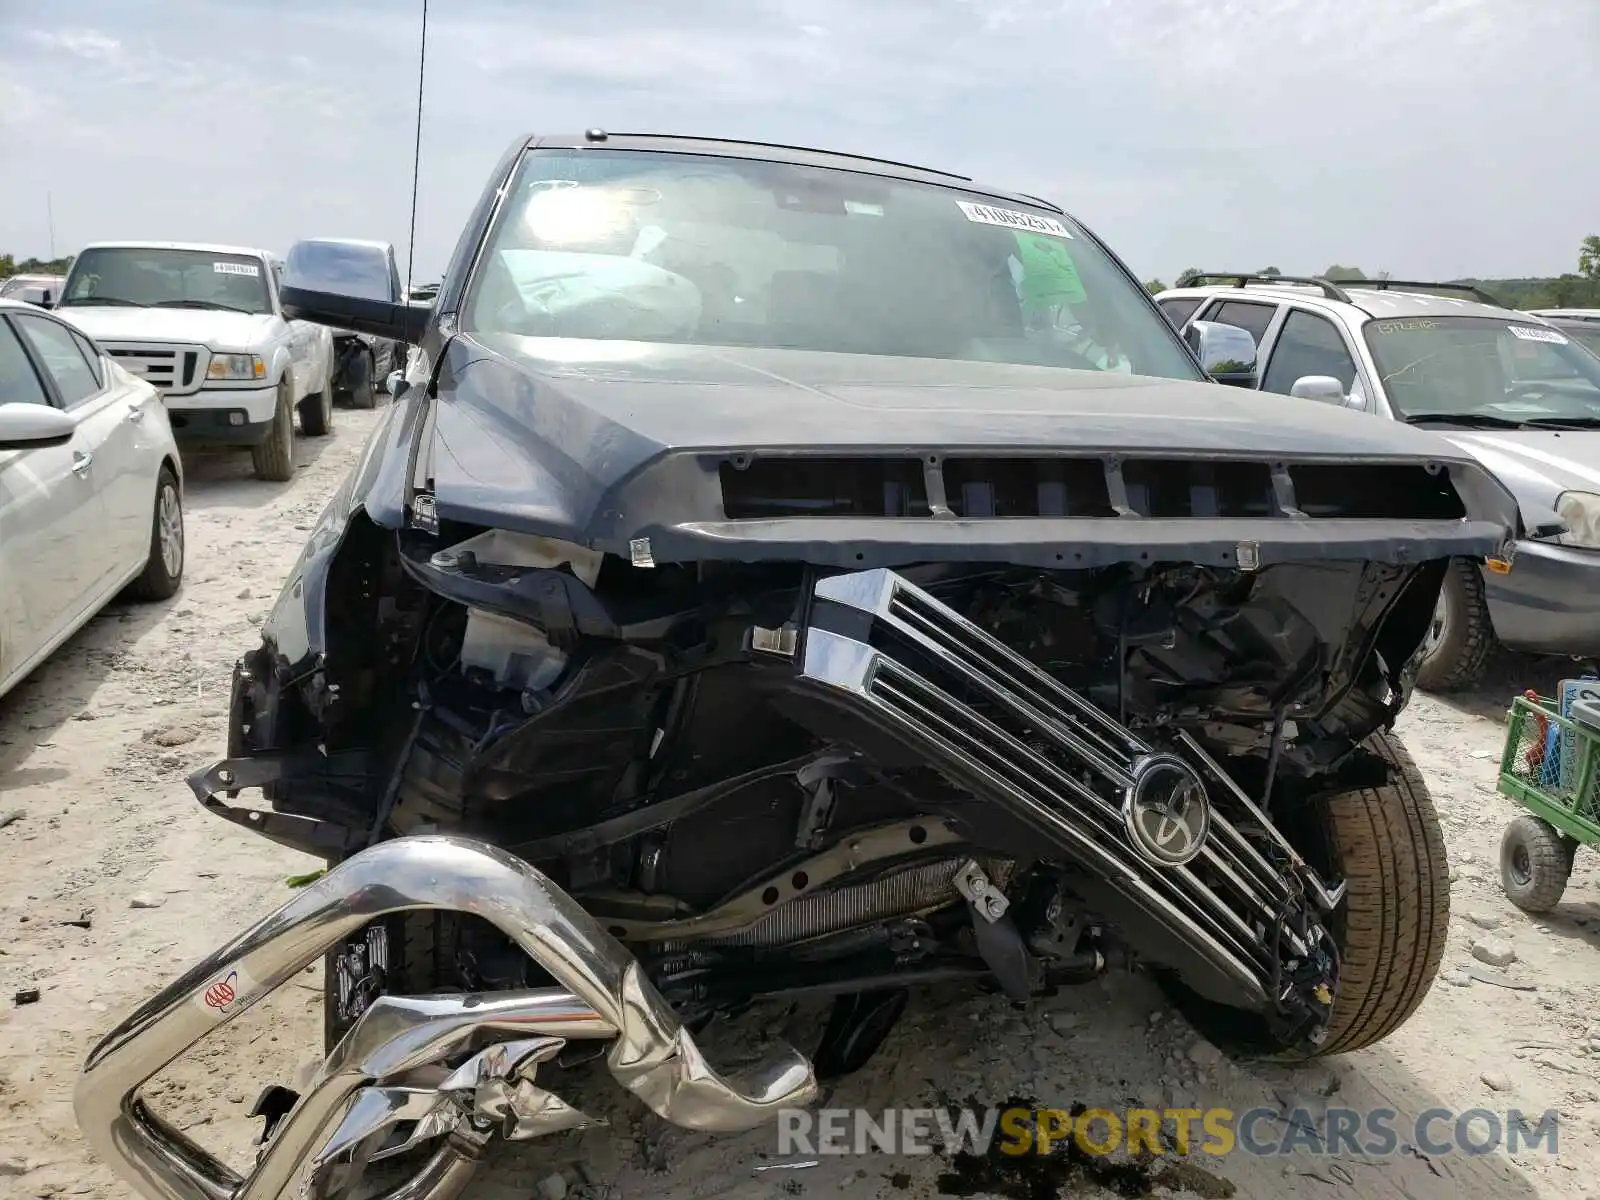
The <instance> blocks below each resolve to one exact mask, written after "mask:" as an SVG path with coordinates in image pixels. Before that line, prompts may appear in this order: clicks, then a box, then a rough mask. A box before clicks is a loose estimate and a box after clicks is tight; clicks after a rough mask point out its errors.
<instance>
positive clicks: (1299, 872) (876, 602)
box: [802, 570, 1338, 990]
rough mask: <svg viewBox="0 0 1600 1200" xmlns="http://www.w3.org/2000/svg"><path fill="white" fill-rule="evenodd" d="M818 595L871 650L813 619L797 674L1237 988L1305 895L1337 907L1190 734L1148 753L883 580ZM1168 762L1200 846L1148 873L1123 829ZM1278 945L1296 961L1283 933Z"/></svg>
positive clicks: (1270, 952) (846, 582)
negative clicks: (1156, 920) (1103, 882)
mask: <svg viewBox="0 0 1600 1200" xmlns="http://www.w3.org/2000/svg"><path fill="white" fill-rule="evenodd" d="M815 596H816V600H817V601H818V602H819V605H827V604H830V603H831V604H835V605H840V606H842V607H844V608H847V609H854V610H856V611H857V612H863V613H867V614H870V615H871V616H872V617H874V618H875V620H874V621H873V622H872V631H871V634H870V635H869V636H870V641H858V640H856V639H855V637H852V636H846V635H843V634H841V633H837V632H834V631H831V630H829V629H827V628H825V627H819V624H818V622H819V621H825V618H824V617H823V616H822V615H821V614H820V612H818V611H814V613H813V621H812V626H811V628H809V629H808V630H807V631H806V639H805V650H804V663H803V667H802V674H803V675H804V676H805V677H808V678H810V679H812V680H814V681H816V682H819V683H822V684H826V685H828V686H830V687H833V688H836V689H842V690H844V691H846V692H850V693H852V694H853V695H854V696H856V697H857V698H858V699H859V700H860V701H861V702H863V703H865V704H867V705H869V706H870V707H871V708H872V709H873V710H875V712H876V714H877V715H878V716H879V718H880V719H881V720H883V721H884V722H885V723H886V724H887V725H888V726H890V727H891V728H893V729H894V730H896V731H897V732H898V733H901V734H903V735H908V736H909V738H910V739H911V740H913V741H914V742H915V743H916V744H917V745H918V746H919V747H920V748H921V749H922V751H923V752H925V753H926V754H927V756H928V758H929V760H930V762H931V764H932V765H934V766H935V767H937V768H940V769H941V770H943V771H944V772H945V773H946V774H948V775H951V776H952V777H953V778H956V779H957V780H959V781H960V782H962V783H963V784H965V785H966V786H969V787H971V788H973V790H974V791H977V792H979V793H980V794H987V795H989V796H991V797H992V798H995V799H999V800H1001V801H1002V802H1004V803H1006V804H1008V805H1009V806H1010V807H1011V808H1012V809H1013V810H1014V811H1016V812H1018V813H1019V814H1020V815H1022V816H1023V817H1024V818H1025V819H1027V820H1028V821H1029V823H1030V824H1031V825H1033V826H1034V827H1036V828H1039V829H1041V830H1043V831H1046V832H1047V833H1048V834H1049V835H1051V836H1052V837H1053V838H1054V840H1055V841H1056V842H1057V843H1058V844H1060V845H1061V846H1062V847H1063V849H1064V851H1065V852H1066V853H1068V854H1069V855H1070V856H1071V857H1073V858H1076V859H1078V860H1079V861H1080V862H1082V863H1083V864H1084V865H1086V866H1088V867H1090V868H1092V869H1094V870H1096V871H1097V872H1099V873H1101V874H1102V875H1104V876H1105V877H1106V878H1108V879H1109V880H1112V881H1114V882H1115V883H1116V884H1117V885H1118V886H1119V887H1120V889H1121V890H1123V891H1124V892H1125V893H1127V894H1129V895H1130V896H1131V897H1132V898H1134V899H1135V901H1136V902H1138V903H1140V904H1141V905H1143V906H1145V907H1147V908H1148V909H1150V910H1152V911H1153V912H1155V913H1157V914H1158V915H1160V916H1161V917H1162V918H1163V919H1164V923H1166V924H1168V925H1169V926H1176V927H1179V928H1188V929H1192V930H1193V931H1195V933H1196V934H1197V935H1198V936H1199V937H1200V938H1201V939H1203V942H1204V948H1205V949H1206V950H1207V952H1208V957H1209V958H1210V959H1211V960H1212V961H1213V962H1215V963H1216V964H1217V965H1218V966H1221V967H1223V968H1224V969H1225V970H1227V971H1228V973H1229V974H1230V975H1232V976H1234V977H1235V978H1236V979H1237V980H1239V981H1240V982H1241V983H1248V984H1250V985H1251V986H1253V987H1254V988H1256V989H1258V990H1259V989H1264V988H1265V987H1266V986H1267V985H1268V982H1269V981H1270V980H1271V979H1273V978H1274V977H1275V975H1276V973H1277V967H1278V964H1277V963H1276V962H1275V959H1276V958H1277V955H1278V951H1277V949H1276V930H1277V928H1278V927H1279V925H1280V923H1281V919H1282V915H1283V913H1284V911H1285V909H1286V908H1287V907H1288V906H1290V905H1291V904H1295V903H1297V902H1298V900H1299V899H1300V897H1301V896H1303V895H1309V896H1310V897H1311V898H1312V899H1313V900H1317V901H1319V902H1320V906H1321V907H1324V908H1327V907H1331V906H1332V904H1333V903H1336V902H1337V899H1338V897H1337V895H1331V894H1329V893H1328V892H1327V891H1326V889H1325V887H1324V885H1323V883H1322V881H1321V880H1320V879H1317V878H1316V877H1315V875H1314V873H1312V872H1311V871H1310V869H1309V868H1308V867H1307V865H1306V864H1305V863H1304V862H1303V860H1301V858H1300V856H1299V855H1298V854H1297V853H1296V852H1295V851H1294V850H1293V848H1292V847H1291V846H1290V845H1289V843H1288V842H1287V841H1286V840H1285V839H1283V837H1282V836H1281V835H1280V834H1279V833H1278V832H1277V830H1276V829H1275V828H1273V826H1272V824H1271V822H1270V821H1269V820H1268V819H1267V818H1266V816H1265V814H1264V813H1262V812H1261V810H1260V808H1259V807H1258V806H1256V805H1255V804H1254V802H1253V801H1251V800H1250V798H1249V797H1248V796H1247V795H1246V794H1245V793H1244V792H1243V791H1242V790H1241V789H1239V788H1238V787H1237V786H1236V785H1235V784H1234V783H1233V781H1232V780H1231V779H1230V778H1229V777H1228V776H1227V775H1226V774H1225V773H1224V772H1223V770H1222V769H1221V767H1220V766H1219V765H1218V764H1217V763H1216V762H1215V761H1214V760H1212V759H1211V757H1210V756H1209V755H1207V754H1206V753H1205V752H1204V750H1203V749H1202V748H1201V747H1200V746H1199V745H1198V744H1197V743H1195V742H1194V741H1193V740H1192V739H1190V738H1188V737H1187V736H1186V735H1181V736H1180V737H1179V738H1178V739H1177V741H1176V742H1175V743H1174V745H1173V746H1171V747H1166V748H1157V747H1155V746H1152V745H1150V744H1149V743H1147V742H1146V741H1144V740H1143V739H1142V738H1140V737H1139V736H1138V735H1136V734H1135V733H1133V732H1132V731H1131V730H1129V729H1127V728H1126V727H1124V726H1123V725H1121V724H1120V723H1118V722H1117V721H1115V720H1113V719H1112V718H1111V717H1109V716H1107V715H1106V714H1105V713H1103V712H1102V711H1101V710H1100V709H1098V708H1096V707H1095V706H1094V705H1093V704H1091V703H1089V702H1088V701H1087V700H1086V699H1084V698H1083V697H1081V696H1079V695H1078V694H1076V693H1075V692H1073V691H1072V690H1071V689H1070V688H1067V687H1066V686H1064V685H1063V684H1061V683H1060V682H1059V681H1057V680H1056V679H1054V678H1053V677H1051V676H1050V675H1048V674H1046V673H1045V672H1044V671H1042V670H1040V669H1039V668H1037V667H1035V666H1034V665H1033V664H1032V663H1030V662H1028V661H1027V660H1026V659H1025V658H1023V657H1021V656H1020V655H1018V654H1017V653H1015V652H1014V651H1012V650H1011V649H1010V648H1009V647H1007V646H1006V645H1004V644H1003V643H1002V642H1000V641H998V640H997V639H995V638H993V637H991V636H990V635H989V634H988V633H986V632H985V631H984V630H983V629H981V628H980V627H979V626H977V625H975V624H973V623H972V622H971V621H968V620H967V619H966V618H965V617H963V616H961V614H959V613H957V612H956V611H954V610H953V609H951V608H949V607H948V606H946V605H944V604H943V603H941V602H940V601H939V600H937V599H936V598H934V597H933V596H931V595H929V594H928V593H927V592H925V591H923V590H921V589H920V588H917V587H916V586H915V585H913V584H911V583H909V582H907V581H906V580H904V579H902V578H901V577H899V576H898V575H896V574H895V573H894V572H892V571H888V570H876V571H865V572H860V573H856V574H849V575H836V576H832V577H830V578H827V579H824V580H822V581H821V582H819V583H818V585H817V587H816V591H815ZM858 624H859V622H858ZM856 632H857V633H859V628H857V629H856ZM1180 763H1181V764H1183V766H1182V767H1181V769H1182V770H1185V771H1188V772H1192V774H1193V775H1194V777H1195V778H1196V779H1198V780H1202V781H1204V783H1205V784H1206V786H1205V788H1204V791H1205V794H1206V802H1207V806H1208V808H1209V813H1210V826H1209V833H1208V834H1207V835H1206V836H1205V838H1204V840H1203V842H1202V844H1201V848H1200V849H1199V851H1198V854H1197V855H1196V856H1195V857H1194V858H1193V859H1192V861H1188V862H1184V863H1181V864H1178V865H1170V864H1162V863H1156V862H1153V861H1152V860H1151V859H1150V858H1149V857H1148V856H1147V855H1146V854H1145V853H1144V852H1143V851H1142V850H1141V848H1140V847H1139V845H1138V844H1137V842H1136V840H1135V836H1134V833H1133V832H1132V817H1131V815H1130V814H1131V811H1132V810H1131V806H1132V804H1133V798H1134V793H1135V790H1136V788H1137V787H1138V786H1139V781H1140V779H1141V777H1142V776H1143V775H1144V774H1145V773H1146V772H1148V771H1150V770H1151V769H1152V768H1153V766H1155V765H1156V764H1168V765H1169V766H1171V768H1172V769H1174V770H1176V769H1180V768H1178V767H1176V766H1172V764H1180ZM1289 944H1290V945H1291V946H1292V947H1293V948H1294V949H1295V950H1297V951H1298V952H1299V953H1302V954H1303V953H1305V950H1306V947H1305V946H1304V944H1303V943H1300V942H1299V941H1298V940H1297V939H1296V938H1295V937H1294V935H1292V934H1291V935H1290V936H1289Z"/></svg>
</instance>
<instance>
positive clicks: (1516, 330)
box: [1506, 325, 1567, 346]
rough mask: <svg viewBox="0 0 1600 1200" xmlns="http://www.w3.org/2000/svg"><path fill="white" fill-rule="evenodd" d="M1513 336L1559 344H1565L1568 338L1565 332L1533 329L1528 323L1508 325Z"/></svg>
mask: <svg viewBox="0 0 1600 1200" xmlns="http://www.w3.org/2000/svg"><path fill="white" fill-rule="evenodd" d="M1506 328H1507V329H1509V330H1510V331H1511V336H1512V337H1516V338H1521V339H1522V340H1523V341H1525V342H1552V343H1554V344H1555V345H1557V346H1565V345H1566V344H1567V339H1566V336H1565V335H1564V334H1560V333H1557V332H1556V331H1555V330H1554V329H1531V328H1529V327H1528V326H1526V325H1507V326H1506Z"/></svg>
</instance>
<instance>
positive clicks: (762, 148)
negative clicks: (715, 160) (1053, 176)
mask: <svg viewBox="0 0 1600 1200" xmlns="http://www.w3.org/2000/svg"><path fill="white" fill-rule="evenodd" d="M513 148H514V149H522V150H540V149H545V150H548V149H552V148H559V149H573V150H652V151H655V152H656V153H677V154H706V155H716V156H721V157H725V158H753V159H758V160H761V161H764V162H779V163H793V164H794V165H796V166H806V167H825V168H831V169H833V170H836V171H862V172H866V173H868V174H872V175H882V176H885V177H887V178H890V179H904V180H908V181H912V182H918V183H932V184H936V185H940V186H943V187H950V188H959V189H961V190H962V191H967V192H978V193H980V194H982V195H985V196H993V197H995V198H996V199H1003V200H1010V201H1012V202H1013V203H1022V204H1027V205H1029V206H1031V207H1033V208H1043V209H1046V210H1048V211H1050V212H1057V213H1062V214H1063V215H1065V213H1064V211H1063V210H1062V208H1061V206H1060V205H1058V204H1054V203H1052V202H1051V201H1049V200H1044V199H1041V198H1040V197H1038V196H1030V195H1027V194H1026V193H1024V192H1013V191H1006V190H1003V189H1000V188H994V187H989V186H986V185H984V184H981V183H979V182H977V181H976V180H974V179H972V178H970V177H968V176H966V175H957V174H954V173H953V172H950V171H941V170H938V169H936V168H934V167H919V166H916V165H914V164H912V163H904V162H896V161H894V160H893V159H887V158H874V157H872V156H871V155H866V154H846V153H843V152H841V151H837V150H818V149H813V148H812V147H809V146H792V145H786V144H784V143H780V142H751V141H743V140H740V139H738V138H717V137H697V136H693V135H688V134H671V133H614V132H612V131H610V130H605V129H590V130H587V131H585V132H584V133H579V134H538V133H529V134H524V135H523V136H522V137H520V138H519V139H517V142H516V143H515V144H514V147H513Z"/></svg>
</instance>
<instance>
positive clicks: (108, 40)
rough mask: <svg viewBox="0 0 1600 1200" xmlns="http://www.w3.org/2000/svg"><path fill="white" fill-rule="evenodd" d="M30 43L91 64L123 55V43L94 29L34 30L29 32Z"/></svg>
mask: <svg viewBox="0 0 1600 1200" xmlns="http://www.w3.org/2000/svg"><path fill="white" fill-rule="evenodd" d="M28 41H30V42H32V43H33V44H34V45H36V46H42V47H44V48H45V49H46V50H58V51H61V52H62V53H64V54H70V55H73V56H75V57H77V58H86V59H89V60H90V61H91V62H93V61H100V62H105V61H109V60H111V59H114V58H116V57H117V56H118V55H120V54H121V53H122V43H121V42H120V41H118V40H117V39H116V38H114V37H107V36H106V35H105V34H103V33H99V32H97V31H95V30H93V29H58V30H43V29H34V30H30V31H29V32H28Z"/></svg>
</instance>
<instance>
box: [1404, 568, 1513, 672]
mask: <svg viewBox="0 0 1600 1200" xmlns="http://www.w3.org/2000/svg"><path fill="white" fill-rule="evenodd" d="M1494 647H1495V636H1494V625H1493V623H1492V622H1491V621H1490V620H1489V602H1488V600H1487V598H1486V597H1485V596H1484V589H1483V574H1482V572H1480V571H1479V570H1478V565H1477V564H1476V563H1473V562H1468V561H1466V560H1464V559H1459V558H1453V559H1451V560H1450V569H1449V570H1448V571H1447V572H1446V573H1445V577H1444V584H1443V586H1442V587H1440V589H1439V603H1438V606H1437V607H1436V608H1435V609H1434V614H1433V623H1432V624H1431V625H1430V626H1429V629H1428V638H1427V641H1425V642H1424V643H1423V649H1422V662H1421V665H1419V666H1418V668H1417V686H1418V687H1420V688H1422V689H1424V690H1425V691H1429V692H1455V691H1462V690H1464V689H1466V688H1470V687H1472V686H1473V685H1474V684H1475V683H1477V682H1478V680H1479V679H1481V678H1482V677H1483V668H1484V664H1485V663H1486V662H1488V660H1489V654H1490V652H1491V651H1492V650H1493V649H1494Z"/></svg>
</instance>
